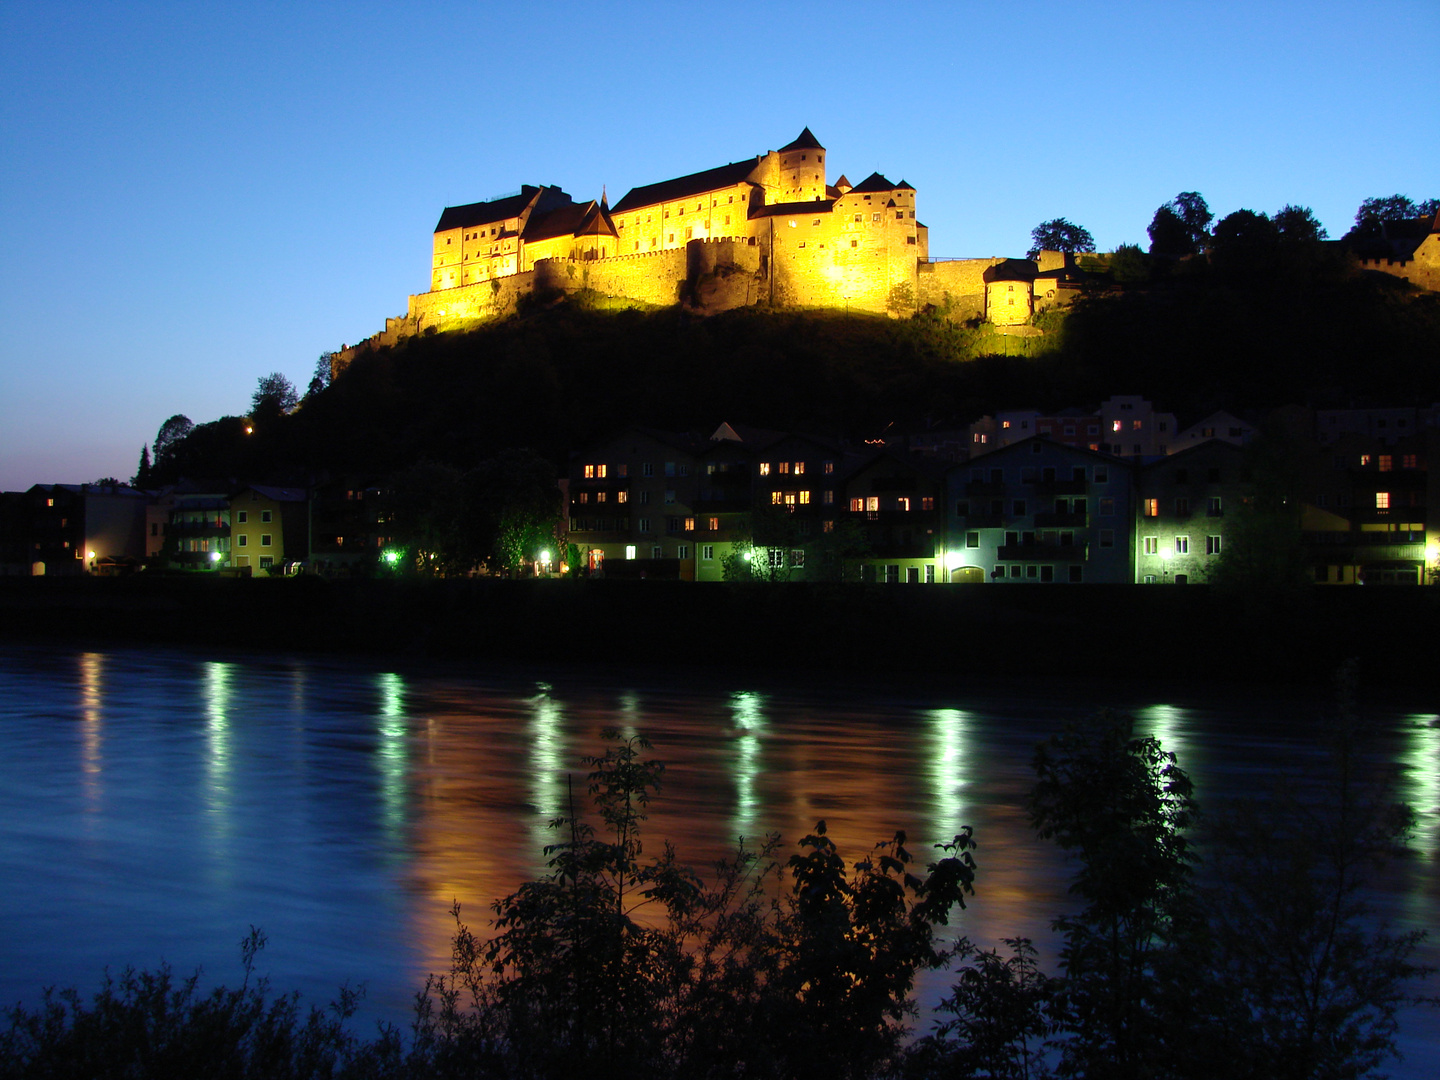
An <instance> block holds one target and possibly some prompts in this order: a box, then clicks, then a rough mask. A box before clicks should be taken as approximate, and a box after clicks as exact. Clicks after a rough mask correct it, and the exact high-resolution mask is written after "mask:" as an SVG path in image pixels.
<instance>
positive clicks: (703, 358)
mask: <svg viewBox="0 0 1440 1080" xmlns="http://www.w3.org/2000/svg"><path fill="white" fill-rule="evenodd" d="M1117 260H1118V261H1117ZM1041 322H1042V323H1043V324H1044V325H1045V326H1046V328H1047V337H1046V338H1043V339H1038V340H1040V341H1041V342H1043V345H1042V347H1041V348H1039V349H1038V350H1037V349H1035V347H1034V344H1033V343H1034V342H1035V341H1036V340H1037V339H1033V338H1032V339H1015V345H1016V347H1017V348H1019V347H1020V346H1021V344H1022V343H1024V342H1029V343H1031V344H1029V345H1026V346H1025V347H1026V348H1027V349H1029V350H1030V351H1031V352H1032V353H1033V354H1034V355H1032V356H1030V357H1019V356H1004V355H985V354H984V350H985V349H986V348H992V347H994V346H995V342H996V339H995V338H994V337H987V336H985V335H984V333H983V332H982V328H981V327H979V326H978V325H976V324H973V323H972V324H967V323H959V322H953V321H950V320H948V319H946V318H945V317H944V316H943V314H942V313H940V312H925V313H921V314H919V315H917V316H915V317H914V318H910V319H904V320H891V319H886V318H878V317H873V316H862V315H846V314H843V313H838V312H829V313H822V312H804V313H796V312H776V311H769V310H763V309H745V310H739V311H732V312H728V313H725V314H721V315H715V316H711V317H699V316H694V315H691V314H688V313H687V312H685V311H684V310H681V309H667V310H664V311H656V312H648V313H646V312H639V311H618V312H616V311H599V310H594V309H592V308H591V307H590V306H588V305H587V304H586V303H585V302H584V301H583V299H572V300H569V301H557V302H554V303H551V304H548V305H547V304H545V303H542V302H539V301H537V302H533V303H531V304H529V305H527V306H526V307H525V308H524V309H523V310H522V311H521V312H520V313H519V314H517V315H516V316H514V317H512V318H509V319H505V320H503V321H501V322H498V323H496V324H493V325H490V326H486V327H483V328H481V329H477V330H474V331H471V332H468V333H452V334H422V335H421V336H419V337H415V338H409V339H405V340H404V341H402V343H401V344H400V345H398V346H395V347H386V348H381V349H379V350H376V351H373V352H369V353H364V354H362V355H360V356H359V357H358V358H357V359H356V360H355V361H354V363H352V364H351V365H350V366H349V367H348V369H347V370H346V371H344V372H343V373H342V374H341V375H340V376H339V377H338V378H336V379H335V380H334V381H333V383H332V384H331V385H329V386H322V385H320V380H317V382H316V383H315V384H312V390H311V392H310V393H309V394H307V395H306V396H305V398H304V399H303V401H302V402H301V404H300V407H299V408H298V409H297V410H294V411H293V412H290V413H285V412H282V411H278V410H276V411H270V412H267V413H266V414H265V415H263V416H262V415H259V414H258V413H257V415H256V416H255V417H254V418H253V421H254V423H253V427H254V431H253V432H251V433H247V432H246V427H247V424H246V421H244V420H242V419H240V418H238V417H229V418H223V419H220V420H215V421H211V422H209V423H201V424H198V425H197V426H195V427H194V429H193V430H191V431H189V432H188V434H186V435H185V436H184V437H183V438H180V439H178V440H175V441H174V442H171V443H167V445H166V447H165V453H163V454H161V453H159V452H158V451H157V454H156V459H155V462H154V468H153V471H152V475H151V477H150V479H151V480H152V481H153V482H157V483H159V482H166V481H169V480H174V479H176V478H177V477H178V476H179V475H181V474H185V475H190V476H206V475H208V476H249V477H270V478H283V477H287V476H289V477H303V476H306V475H313V474H314V473H316V472H317V471H321V470H324V471H329V472H332V473H360V474H367V475H372V476H373V475H383V474H386V473H389V472H391V471H392V470H395V469H397V468H405V467H408V466H410V465H413V464H415V463H417V462H419V461H422V460H426V461H432V462H439V463H443V464H446V465H450V466H453V467H455V468H459V469H461V470H467V469H470V468H472V467H474V466H475V465H476V464H477V463H479V462H481V461H484V460H486V459H488V458H491V457H493V456H494V455H495V454H496V453H498V452H499V451H500V450H502V449H505V448H509V447H528V448H531V449H533V450H535V451H537V452H538V453H540V454H541V455H543V456H544V457H546V458H548V459H550V460H551V461H552V462H553V463H555V464H557V465H558V464H559V463H560V462H561V461H563V459H564V455H565V454H566V453H567V452H568V451H571V450H573V449H576V448H578V447H581V446H584V445H585V444H586V443H588V442H589V441H591V440H594V439H598V438H602V437H608V436H610V435H613V433H614V432H615V431H617V430H620V429H623V428H624V427H626V426H630V425H643V426H653V427H663V428H666V429H671V430H687V429H693V430H709V429H711V428H713V427H714V426H715V425H716V424H717V423H719V422H720V421H721V420H724V419H728V420H731V421H734V422H742V423H749V424H753V425H757V426H761V427H773V428H777V429H782V430H811V431H817V432H824V433H831V434H834V435H838V436H841V437H846V438H852V439H860V438H873V437H876V436H878V435H880V434H882V433H885V432H887V431H892V432H893V431H894V430H897V429H903V428H906V427H913V426H922V425H926V424H931V425H936V424H946V423H968V422H969V421H970V420H973V419H974V418H975V417H977V416H979V415H981V414H983V413H986V412H992V411H994V410H995V409H998V408H1007V407H1032V406H1033V407H1038V408H1042V409H1058V408H1063V407H1069V406H1078V407H1084V406H1085V405H1086V404H1087V403H1090V404H1093V403H1095V402H1098V401H1100V400H1103V399H1104V398H1107V397H1109V396H1111V395H1112V394H1117V393H1140V394H1144V395H1147V396H1149V397H1150V398H1152V399H1153V400H1155V401H1156V402H1157V403H1158V404H1160V405H1161V406H1162V407H1163V408H1165V409H1167V410H1170V411H1173V412H1176V413H1178V414H1180V416H1181V417H1182V420H1185V421H1186V422H1188V421H1189V420H1191V419H1194V418H1197V417H1198V416H1200V415H1203V414H1205V413H1207V412H1209V411H1212V410H1213V409H1215V408H1218V407H1221V406H1224V407H1226V408H1229V409H1232V410H1240V411H1245V410H1262V409H1265V408H1269V407H1273V406H1277V405H1281V404H1286V403H1292V402H1298V403H1302V404H1313V405H1316V406H1320V407H1324V406H1349V405H1355V406H1360V405H1366V404H1372V403H1383V404H1388V405H1411V404H1429V403H1430V398H1431V397H1433V396H1434V394H1433V389H1432V388H1433V387H1434V386H1436V385H1437V384H1440V371H1437V366H1440V349H1437V342H1440V296H1436V295H1434V294H1429V293H1422V292H1417V291H1415V290H1413V289H1411V288H1410V287H1409V286H1408V285H1406V284H1405V283H1404V282H1399V281H1396V280H1394V279H1388V278H1385V277H1384V276H1383V275H1374V274H1369V275H1367V274H1360V273H1358V272H1356V271H1355V270H1354V269H1353V264H1351V263H1350V262H1349V261H1348V256H1346V255H1345V253H1344V252H1343V251H1342V250H1339V249H1337V248H1334V247H1332V246H1326V245H1321V244H1318V243H1316V244H1309V245H1294V244H1291V245H1285V244H1280V243H1278V242H1277V243H1275V244H1273V245H1268V246H1267V245H1264V244H1262V245H1260V246H1259V247H1254V246H1244V245H1242V246H1241V247H1239V248H1238V249H1237V248H1231V249H1229V250H1228V251H1227V250H1226V249H1225V248H1224V245H1220V247H1219V248H1217V250H1216V251H1214V252H1212V253H1211V256H1210V257H1209V258H1198V257H1197V258H1191V259H1184V260H1176V259H1166V258H1163V257H1159V256H1151V255H1146V254H1143V253H1141V252H1140V251H1139V250H1138V249H1129V250H1127V251H1126V252H1125V253H1124V255H1123V257H1121V256H1116V257H1115V258H1114V259H1112V262H1111V266H1110V269H1109V270H1108V271H1104V272H1100V273H1097V274H1095V275H1093V280H1092V282H1091V285H1090V287H1089V288H1088V289H1087V290H1086V291H1085V293H1084V294H1083V295H1082V297H1081V298H1080V300H1079V301H1078V302H1077V303H1076V304H1075V306H1074V307H1073V309H1072V310H1071V311H1070V312H1069V313H1068V315H1067V316H1065V317H1064V318H1063V319H1062V318H1059V317H1055V316H1053V315H1052V314H1050V313H1047V314H1046V315H1044V316H1042V318H1041Z"/></svg>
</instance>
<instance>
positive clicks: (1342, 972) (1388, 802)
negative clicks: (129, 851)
mask: <svg viewBox="0 0 1440 1080" xmlns="http://www.w3.org/2000/svg"><path fill="white" fill-rule="evenodd" d="M1355 689H1356V686H1355V663H1354V661H1350V662H1348V663H1347V664H1345V665H1344V666H1342V668H1341V670H1340V672H1339V675H1338V677H1337V690H1338V697H1339V704H1338V707H1337V710H1336V714H1335V716H1334V718H1333V719H1332V720H1331V722H1330V723H1329V724H1328V725H1325V726H1327V727H1328V729H1329V730H1328V739H1327V742H1328V744H1329V745H1328V752H1327V753H1326V754H1325V755H1324V756H1323V757H1322V758H1321V760H1320V762H1319V763H1318V766H1310V767H1304V766H1301V767H1298V768H1297V767H1292V768H1288V769H1287V770H1285V772H1284V773H1283V774H1282V775H1283V776H1284V777H1285V779H1283V780H1282V781H1281V782H1280V783H1278V784H1277V785H1276V787H1275V789H1274V790H1272V791H1271V792H1269V793H1267V794H1265V795H1264V796H1260V797H1258V798H1256V799H1255V800H1253V801H1249V800H1247V801H1246V802H1244V803H1242V804H1240V805H1239V806H1237V807H1235V808H1234V809H1232V810H1230V811H1229V812H1227V813H1225V814H1223V815H1221V816H1219V817H1217V818H1216V819H1215V820H1214V821H1213V822H1212V823H1211V826H1210V836H1209V843H1208V844H1207V851H1208V852H1209V854H1208V855H1207V857H1206V859H1205V871H1206V873H1205V880H1206V881H1207V882H1209V883H1210V884H1208V885H1207V887H1206V888H1205V889H1204V891H1203V898H1204V903H1205V907H1206V910H1207V911H1208V912H1209V915H1210V924H1211V927H1212V934H1211V936H1212V939H1213V941H1214V956H1213V959H1212V960H1211V966H1212V967H1213V969H1214V970H1215V971H1216V973H1217V982H1218V985H1217V990H1218V992H1219V994H1220V995H1222V996H1223V998H1224V999H1225V1000H1227V1001H1229V1002H1231V1004H1232V1016H1231V1019H1230V1024H1231V1031H1230V1037H1231V1038H1233V1039H1234V1046H1235V1050H1236V1052H1237V1053H1239V1054H1241V1055H1243V1056H1244V1058H1245V1059H1246V1060H1247V1062H1248V1068H1249V1069H1250V1070H1252V1072H1251V1073H1250V1075H1256V1076H1275V1077H1296V1078H1300V1077H1324V1078H1334V1080H1340V1078H1351V1077H1360V1076H1366V1075H1370V1074H1371V1070H1373V1069H1374V1068H1376V1066H1378V1065H1380V1064H1381V1063H1382V1062H1383V1061H1384V1060H1385V1059H1386V1058H1388V1057H1391V1056H1393V1055H1394V1054H1395V1053H1396V1046H1395V1035H1396V1022H1395V1014H1396V1011H1397V1009H1398V1008H1399V1007H1400V1006H1401V1005H1402V1004H1406V1003H1408V1002H1411V1001H1413V1000H1415V991H1414V990H1413V989H1412V988H1411V987H1412V985H1413V984H1414V983H1415V982H1416V981H1418V980H1419V979H1422V978H1424V977H1426V976H1428V975H1429V974H1430V973H1431V969H1428V968H1425V967H1422V966H1421V965H1419V964H1417V963H1416V962H1415V960H1414V954H1415V950H1416V949H1417V948H1418V946H1419V945H1420V943H1421V941H1422V940H1423V939H1424V937H1425V934H1424V932H1423V931H1414V932H1410V933H1398V934H1397V933H1394V932H1392V931H1391V930H1389V929H1388V928H1387V927H1386V926H1385V924H1384V923H1383V922H1381V921H1379V920H1378V918H1377V917H1376V914H1375V912H1374V911H1373V910H1372V909H1371V907H1370V905H1369V904H1368V903H1367V901H1366V889H1367V887H1368V886H1369V884H1370V882H1372V881H1373V880H1374V878H1375V876H1376V875H1377V874H1378V873H1380V872H1382V870H1383V868H1384V865H1385V863H1386V862H1387V861H1389V860H1390V859H1392V858H1393V857H1394V856H1395V855H1396V854H1397V852H1398V851H1399V850H1400V848H1401V847H1402V846H1403V844H1404V842H1405V840H1406V839H1407V837H1408V836H1409V833H1410V830H1411V828H1412V826H1413V823H1414V820H1415V818H1414V812H1413V811H1412V810H1411V808H1410V807H1409V806H1406V805H1405V804H1403V803H1401V802H1399V801H1398V800H1397V798H1396V796H1395V788H1394V780H1395V777H1394V771H1393V769H1392V768H1390V767H1389V766H1385V765H1378V764H1377V761H1379V760H1382V759H1381V758H1379V757H1378V756H1375V755H1372V754H1371V753H1370V747H1371V744H1372V742H1373V738H1374V736H1373V732H1372V731H1371V729H1369V728H1368V727H1367V726H1366V725H1365V724H1364V723H1363V722H1362V721H1361V719H1360V718H1359V716H1358V715H1357V713H1356V711H1355V707H1354V695H1355Z"/></svg>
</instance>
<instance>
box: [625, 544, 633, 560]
mask: <svg viewBox="0 0 1440 1080" xmlns="http://www.w3.org/2000/svg"><path fill="white" fill-rule="evenodd" d="M625 558H627V559H633V558H635V545H634V544H626V545H625Z"/></svg>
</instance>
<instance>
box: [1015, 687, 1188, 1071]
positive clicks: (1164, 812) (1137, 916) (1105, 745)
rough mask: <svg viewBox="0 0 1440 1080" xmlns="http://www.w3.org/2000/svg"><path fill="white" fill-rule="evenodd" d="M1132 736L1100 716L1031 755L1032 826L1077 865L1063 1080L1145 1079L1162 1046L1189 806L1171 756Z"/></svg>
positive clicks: (1062, 1016)
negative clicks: (1092, 1079) (1075, 1079)
mask: <svg viewBox="0 0 1440 1080" xmlns="http://www.w3.org/2000/svg"><path fill="white" fill-rule="evenodd" d="M1132 727H1133V721H1132V720H1131V718H1130V717H1128V716H1125V715H1123V714H1117V713H1111V712H1108V711H1107V712H1102V713H1099V714H1098V715H1096V716H1094V717H1092V718H1090V719H1089V720H1087V721H1086V722H1084V723H1081V724H1072V725H1070V726H1068V727H1067V728H1066V730H1065V731H1064V732H1063V733H1062V734H1061V735H1058V736H1056V737H1055V738H1054V739H1052V740H1050V741H1049V742H1047V743H1044V744H1042V745H1041V746H1040V747H1039V749H1037V750H1036V752H1035V772H1036V775H1037V776H1038V780H1037V782H1036V784H1035V787H1034V789H1033V791H1032V792H1031V795H1030V800H1029V814H1030V820H1031V823H1032V824H1033V825H1034V827H1035V830H1036V832H1037V834H1038V835H1039V836H1040V837H1041V838H1042V839H1048V840H1054V841H1055V842H1056V843H1057V844H1058V845H1059V846H1060V847H1061V848H1062V849H1063V850H1065V851H1067V852H1071V853H1073V854H1074V855H1076V856H1077V857H1078V859H1079V861H1080V865H1079V868H1078V869H1077V871H1076V875H1075V878H1074V880H1073V882H1072V884H1071V887H1070V892H1071V894H1072V895H1074V896H1076V897H1078V898H1079V899H1080V900H1081V901H1083V903H1084V907H1083V908H1082V909H1081V911H1080V912H1079V913H1078V914H1075V915H1070V916H1065V917H1063V918H1060V919H1057V920H1056V923H1055V927H1056V929H1057V930H1060V931H1062V932H1063V934H1064V936H1065V945H1064V950H1063V952H1062V954H1061V967H1062V969H1063V971H1064V974H1065V978H1064V983H1063V985H1062V987H1061V990H1060V993H1059V995H1058V999H1057V1001H1056V1003H1055V1016H1056V1020H1057V1022H1058V1024H1059V1026H1060V1028H1061V1029H1062V1030H1063V1031H1064V1032H1065V1037H1064V1039H1063V1040H1062V1042H1061V1051H1062V1058H1061V1071H1062V1073H1065V1074H1067V1075H1080V1076H1094V1075H1100V1074H1101V1073H1102V1072H1103V1073H1104V1075H1107V1076H1115V1077H1140V1076H1146V1075H1150V1073H1151V1071H1152V1069H1153V1067H1154V1064H1155V1063H1156V1062H1158V1061H1160V1060H1161V1059H1162V1057H1163V1055H1164V1047H1165V1045H1166V1042H1167V1031H1166V1025H1165V1022H1164V1021H1165V1014H1164V1013H1163V1011H1162V1010H1161V1002H1162V1001H1163V1000H1164V997H1165V991H1166V989H1167V988H1166V985H1165V978H1164V968H1165V961H1166V955H1165V954H1166V953H1167V952H1169V951H1172V950H1174V949H1175V948H1176V947H1177V946H1178V941H1179V930H1180V928H1181V926H1182V925H1183V923H1184V922H1185V920H1186V917H1187V906H1188V903H1189V897H1190V892H1189V890H1190V884H1191V864H1192V862H1193V859H1192V856H1191V853H1190V850H1189V842H1188V840H1187V839H1186V836H1185V830H1186V829H1187V828H1188V827H1189V826H1190V824H1191V822H1192V820H1193V818H1194V815H1195V804H1194V803H1193V802H1192V801H1191V791H1192V787H1191V783H1190V778H1189V777H1188V776H1187V775H1186V774H1185V773H1184V771H1182V770H1181V769H1180V768H1179V766H1177V765H1176V763H1175V755H1174V754H1172V753H1168V752H1167V751H1166V750H1165V749H1164V748H1163V747H1162V746H1161V745H1160V743H1159V741H1158V740H1156V739H1154V738H1136V737H1134V735H1133V730H1132Z"/></svg>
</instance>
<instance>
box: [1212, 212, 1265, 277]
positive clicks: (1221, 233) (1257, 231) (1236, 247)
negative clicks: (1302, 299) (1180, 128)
mask: <svg viewBox="0 0 1440 1080" xmlns="http://www.w3.org/2000/svg"><path fill="white" fill-rule="evenodd" d="M1279 242H1280V234H1279V232H1278V231H1277V230H1276V228H1275V223H1274V222H1273V221H1271V220H1270V218H1269V216H1268V215H1266V214H1263V213H1256V212H1255V211H1254V210H1236V211H1235V212H1234V213H1232V214H1226V215H1225V216H1224V217H1223V218H1221V219H1220V220H1219V221H1218V222H1216V224H1215V229H1214V231H1213V232H1212V233H1211V237H1210V260H1211V262H1213V263H1214V264H1215V265H1216V266H1217V267H1219V268H1221V269H1222V270H1226V271H1229V272H1230V273H1231V274H1236V275H1259V274H1269V273H1273V272H1274V271H1275V268H1276V259H1275V256H1276V254H1277V248H1278V245H1279Z"/></svg>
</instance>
